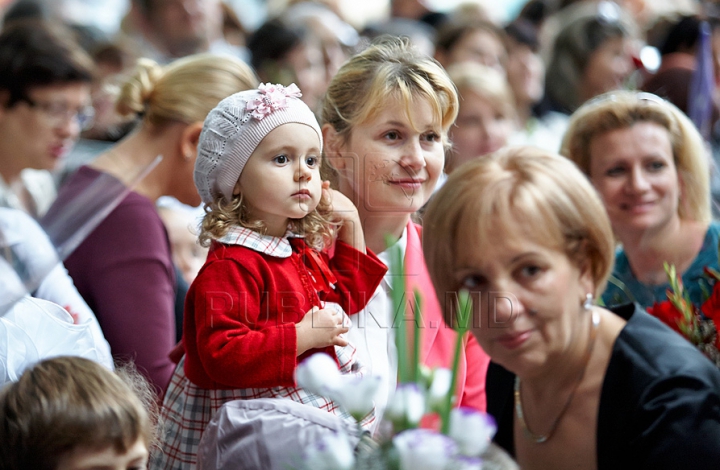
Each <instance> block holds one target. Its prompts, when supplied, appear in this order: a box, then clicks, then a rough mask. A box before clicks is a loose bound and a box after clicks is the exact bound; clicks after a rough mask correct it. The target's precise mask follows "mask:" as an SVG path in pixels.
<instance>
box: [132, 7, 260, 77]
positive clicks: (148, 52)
mask: <svg viewBox="0 0 720 470" xmlns="http://www.w3.org/2000/svg"><path fill="white" fill-rule="evenodd" d="M223 12H224V10H223V6H222V3H221V0H131V7H130V10H129V12H128V14H127V16H126V18H125V19H124V21H123V27H122V32H121V35H120V38H119V39H120V40H123V41H129V43H130V46H129V47H130V48H131V49H133V50H136V51H137V57H147V58H150V59H153V60H155V61H157V62H158V63H161V64H162V63H167V62H169V61H171V60H173V59H176V58H179V57H184V56H187V55H190V54H197V53H201V52H212V53H218V54H228V55H231V56H234V57H238V58H241V59H247V56H246V53H245V51H244V50H243V49H242V48H241V47H240V46H238V45H232V44H230V43H228V42H227V41H226V40H225V37H224V36H223V28H224V18H223Z"/></svg>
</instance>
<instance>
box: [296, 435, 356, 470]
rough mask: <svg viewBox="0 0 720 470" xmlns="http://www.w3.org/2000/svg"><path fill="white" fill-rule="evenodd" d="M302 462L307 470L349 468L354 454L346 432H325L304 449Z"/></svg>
mask: <svg viewBox="0 0 720 470" xmlns="http://www.w3.org/2000/svg"><path fill="white" fill-rule="evenodd" d="M303 462H304V464H305V468H306V469H307V470H351V469H352V468H353V466H354V465H355V456H354V455H353V448H352V445H351V444H350V440H349V439H348V437H347V435H346V434H344V433H339V434H327V435H325V436H323V437H322V438H321V439H320V440H319V441H317V442H315V443H314V444H312V445H311V446H310V447H307V448H306V449H305V452H304V453H303Z"/></svg>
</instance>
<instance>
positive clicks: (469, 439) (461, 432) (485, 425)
mask: <svg viewBox="0 0 720 470" xmlns="http://www.w3.org/2000/svg"><path fill="white" fill-rule="evenodd" d="M495 431H497V425H496V424H495V420H494V419H493V417H492V416H490V415H489V414H487V413H482V412H480V411H476V410H473V409H472V408H462V407H461V408H454V409H453V410H452V411H451V412H450V431H449V434H450V437H451V438H453V439H454V440H455V442H457V444H458V446H459V448H460V453H461V454H462V455H465V456H468V457H478V456H479V455H480V454H482V453H483V452H485V449H487V448H488V446H489V445H490V441H491V440H492V438H493V436H494V435H495Z"/></svg>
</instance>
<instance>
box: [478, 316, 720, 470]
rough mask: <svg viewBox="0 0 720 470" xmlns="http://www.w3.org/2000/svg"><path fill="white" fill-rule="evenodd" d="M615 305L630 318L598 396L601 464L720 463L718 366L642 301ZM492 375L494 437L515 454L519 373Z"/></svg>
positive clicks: (610, 468) (657, 469)
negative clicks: (515, 397) (515, 390)
mask: <svg viewBox="0 0 720 470" xmlns="http://www.w3.org/2000/svg"><path fill="white" fill-rule="evenodd" d="M612 311H613V312H614V313H615V314H617V315H619V316H621V317H623V318H624V319H626V320H627V321H628V323H627V325H626V326H625V327H624V328H623V330H622V331H621V332H620V335H619V336H618V338H617V340H616V341H615V344H614V346H613V351H612V356H611V357H610V363H609V364H608V369H607V372H606V375H605V379H604V381H603V387H602V391H601V394H600V409H599V413H598V423H597V453H598V458H597V466H598V469H600V470H605V469H607V470H618V469H628V470H630V469H633V470H637V469H653V470H662V469H668V470H670V469H673V470H675V469H682V468H692V469H693V470H702V469H708V470H711V469H712V470H717V469H720V371H718V369H717V368H716V367H715V365H714V364H713V363H712V362H710V361H709V360H708V359H707V358H705V357H704V356H703V355H702V354H701V353H700V352H699V351H698V350H697V349H695V347H694V346H693V345H691V344H690V343H689V342H688V341H686V340H685V339H684V338H682V337H681V336H680V335H679V334H677V333H676V332H674V331H672V330H671V329H670V328H668V327H667V326H666V325H664V324H663V323H662V322H660V320H658V319H656V318H655V317H653V316H651V315H650V314H648V313H646V312H644V311H643V310H642V309H641V308H640V307H639V306H637V305H632V304H628V305H623V306H620V307H617V308H614V309H613V310H612ZM486 380H487V401H488V412H489V413H490V414H491V415H493V416H494V417H495V419H496V420H497V422H498V432H497V434H496V435H495V439H494V441H495V442H496V443H497V444H498V445H500V446H501V447H503V448H504V449H505V450H506V451H508V452H509V453H510V454H511V455H512V456H515V448H514V447H515V446H514V442H513V413H514V401H513V384H514V380H515V376H514V374H512V373H511V372H509V371H507V370H506V369H504V368H503V367H501V366H499V365H497V364H495V363H490V367H489V369H488V373H487V379H486Z"/></svg>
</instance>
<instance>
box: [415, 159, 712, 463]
mask: <svg viewBox="0 0 720 470" xmlns="http://www.w3.org/2000/svg"><path fill="white" fill-rule="evenodd" d="M424 227H425V244H424V247H423V248H424V250H425V256H426V259H427V261H428V269H429V271H430V275H431V276H432V280H433V284H434V285H435V289H436V290H437V291H438V292H446V293H448V295H446V299H454V298H455V297H454V294H457V293H458V292H459V291H461V290H468V291H470V292H471V295H472V298H473V301H474V302H473V306H474V310H473V326H472V332H473V334H474V336H475V338H477V340H478V342H479V343H480V345H481V346H482V347H483V348H484V349H485V351H487V353H488V354H489V355H490V357H491V358H492V363H491V364H490V368H489V369H488V374H487V385H488V389H487V396H488V412H489V413H491V414H492V415H493V416H494V417H495V419H496V420H497V422H498V432H497V434H496V435H495V442H496V443H497V444H499V445H500V446H502V447H503V448H504V449H505V450H507V451H508V452H509V453H510V454H511V455H513V456H514V457H515V458H516V459H517V462H518V464H519V465H520V467H521V468H523V469H527V470H533V469H548V468H552V469H555V470H564V469H575V468H584V469H598V470H605V469H612V470H615V469H637V468H657V469H668V470H669V469H677V468H686V467H687V466H688V463H689V462H692V464H691V466H692V468H701V469H708V470H709V469H713V468H716V467H717V463H718V459H720V447H718V446H717V442H718V439H720V394H719V392H718V390H720V372H718V370H717V368H715V366H714V365H713V364H712V363H711V362H709V361H708V360H707V359H706V358H705V357H703V355H702V354H701V353H700V352H698V351H697V350H696V349H695V348H694V347H693V346H692V345H691V344H689V343H688V342H687V341H685V340H684V339H683V338H681V337H680V336H679V335H677V334H676V333H674V332H673V331H672V330H670V328H668V327H667V326H666V325H664V324H663V323H661V322H660V321H659V320H657V319H656V318H654V317H652V316H650V315H648V314H647V313H645V312H644V311H643V310H642V309H640V308H638V307H637V306H634V305H625V306H621V307H619V308H614V309H612V310H608V309H605V308H602V307H599V306H597V305H595V302H594V299H595V297H596V296H597V295H599V293H601V292H602V291H603V288H604V285H605V282H606V280H607V278H608V275H609V274H610V270H611V269H612V262H613V251H614V240H613V234H612V230H611V228H610V221H609V220H608V217H607V215H606V214H605V210H604V208H603V204H602V202H601V201H600V198H599V197H598V195H597V193H596V192H595V190H594V189H593V187H592V185H590V183H589V182H588V181H587V180H586V179H585V178H584V177H583V175H582V173H581V172H580V171H578V169H577V167H575V165H573V164H572V163H571V162H569V161H568V160H567V159H565V158H563V157H561V156H559V155H555V154H552V153H549V152H547V151H542V150H539V149H535V148H532V147H517V148H511V149H504V150H501V151H499V152H496V153H494V154H493V155H490V156H488V157H487V158H483V159H479V160H475V161H473V162H471V163H468V164H467V165H464V166H463V167H462V168H461V169H459V170H458V171H457V172H456V173H453V174H452V175H451V176H450V178H448V181H447V184H445V186H443V188H442V189H440V191H438V192H437V193H436V195H435V196H434V197H433V200H432V201H431V203H430V205H429V207H428V209H427V212H426V218H425V225H424ZM443 307H444V311H445V314H446V316H447V318H450V315H451V314H452V312H453V304H451V303H450V302H446V303H445V304H444V305H443Z"/></svg>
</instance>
